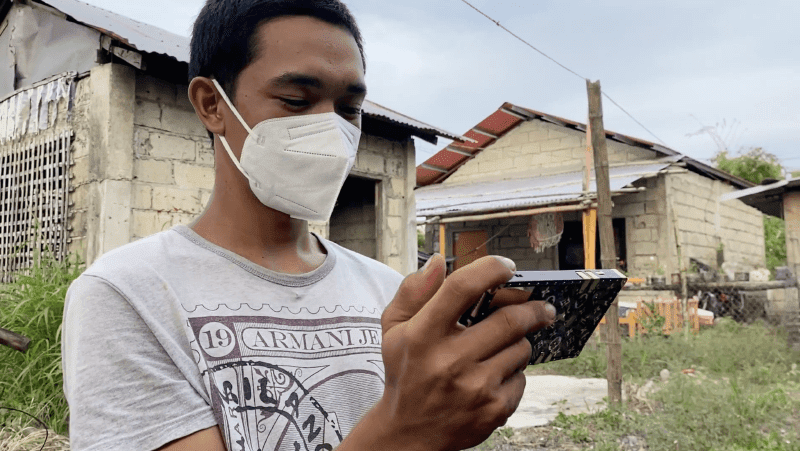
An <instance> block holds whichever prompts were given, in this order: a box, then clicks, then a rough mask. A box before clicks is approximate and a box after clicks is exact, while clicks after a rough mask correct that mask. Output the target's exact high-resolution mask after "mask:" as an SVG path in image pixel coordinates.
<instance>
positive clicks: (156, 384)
mask: <svg viewBox="0 0 800 451" xmlns="http://www.w3.org/2000/svg"><path fill="white" fill-rule="evenodd" d="M182 332H183V331H182V330H177V331H175V336H174V337H167V338H165V337H164V336H161V337H157V336H156V335H157V334H155V333H154V332H153V330H152V328H151V327H149V326H148V324H147V322H146V321H145V320H143V319H142V316H141V315H140V314H139V312H137V311H136V309H135V308H134V307H133V306H132V305H131V303H130V302H129V301H128V299H127V298H126V297H125V296H124V295H122V294H121V293H120V292H119V291H118V290H117V289H115V288H114V287H113V286H112V285H111V284H110V283H108V282H107V281H105V280H103V279H101V278H98V277H93V276H87V275H85V274H84V275H83V276H81V277H80V278H79V279H78V280H76V281H75V282H74V283H73V284H72V286H71V287H70V289H69V291H68V293H67V299H66V304H65V308H64V324H63V329H62V336H63V338H62V365H63V370H64V393H65V395H66V397H67V401H68V403H69V407H70V417H69V429H70V442H71V449H72V450H73V451H83V450H109V449H114V450H120V451H125V450H154V449H157V448H159V447H161V446H163V445H165V444H167V443H169V442H171V441H173V440H176V439H178V438H181V437H185V436H187V435H190V434H192V433H194V432H197V431H200V430H203V429H207V428H209V427H212V426H214V425H216V424H217V423H216V421H215V419H214V416H213V412H212V409H211V407H210V406H209V405H208V402H207V401H206V399H205V398H204V396H203V395H201V393H200V392H199V390H198V389H199V384H201V382H200V381H201V379H200V377H199V370H197V372H198V374H197V378H196V379H195V377H194V375H192V374H191V371H190V370H187V368H188V367H189V366H188V365H194V361H193V358H192V353H191V350H190V348H189V345H188V343H185V344H184V343H182V341H183V342H185V341H186V339H185V338H183V340H181V338H180V333H182ZM172 338H174V340H173V339H172ZM165 341H166V342H165ZM176 360H177V361H176ZM187 373H188V374H187ZM192 379H195V380H192Z"/></svg>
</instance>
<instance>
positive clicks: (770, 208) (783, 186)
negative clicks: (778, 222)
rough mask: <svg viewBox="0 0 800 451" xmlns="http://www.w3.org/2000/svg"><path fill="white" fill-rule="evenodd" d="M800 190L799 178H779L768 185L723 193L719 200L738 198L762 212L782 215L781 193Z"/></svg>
mask: <svg viewBox="0 0 800 451" xmlns="http://www.w3.org/2000/svg"><path fill="white" fill-rule="evenodd" d="M795 190H800V178H793V179H788V180H780V181H778V182H775V183H771V184H769V185H759V186H754V187H752V188H748V189H744V190H741V191H734V192H731V193H727V194H723V195H722V196H720V200H722V201H729V200H733V199H739V200H740V201H742V202H744V203H745V204H747V205H749V206H751V207H753V208H755V209H757V210H759V211H761V212H762V213H764V214H767V215H770V216H775V217H777V218H782V217H783V194H784V193H785V192H787V191H795Z"/></svg>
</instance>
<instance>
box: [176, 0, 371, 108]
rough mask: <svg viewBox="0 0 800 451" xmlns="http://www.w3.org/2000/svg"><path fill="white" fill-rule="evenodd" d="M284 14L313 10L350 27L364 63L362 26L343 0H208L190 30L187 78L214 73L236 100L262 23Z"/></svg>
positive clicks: (305, 13) (318, 15) (311, 13)
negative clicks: (360, 26) (243, 71)
mask: <svg viewBox="0 0 800 451" xmlns="http://www.w3.org/2000/svg"><path fill="white" fill-rule="evenodd" d="M282 16H309V17H314V18H317V19H320V20H322V21H325V22H328V23H330V24H332V25H337V26H340V27H343V28H345V29H347V30H348V31H349V32H350V34H352V35H353V38H355V40H356V44H358V50H359V52H360V53H361V60H362V63H363V64H364V65H365V67H366V59H365V58H364V45H363V42H362V38H361V32H360V31H359V29H358V25H357V24H356V21H355V18H353V15H352V14H351V13H350V10H349V9H348V8H347V6H345V4H344V3H342V2H341V1H340V0H207V1H206V4H205V6H203V9H202V10H201V11H200V14H199V15H198V16H197V19H196V20H195V22H194V28H193V30H192V41H191V47H190V60H189V81H191V80H192V79H193V78H195V77H213V78H215V79H216V80H217V81H218V82H219V84H220V85H221V86H222V87H223V89H225V91H227V94H228V96H230V98H231V101H233V99H234V96H235V92H234V91H235V90H236V80H237V79H238V77H239V74H240V73H241V72H242V70H244V68H245V67H247V66H248V65H249V64H250V63H251V62H252V61H253V60H255V59H256V57H257V56H258V41H257V38H256V32H257V30H258V27H259V26H260V25H262V24H263V23H265V22H267V21H269V20H271V19H275V18H277V17H282Z"/></svg>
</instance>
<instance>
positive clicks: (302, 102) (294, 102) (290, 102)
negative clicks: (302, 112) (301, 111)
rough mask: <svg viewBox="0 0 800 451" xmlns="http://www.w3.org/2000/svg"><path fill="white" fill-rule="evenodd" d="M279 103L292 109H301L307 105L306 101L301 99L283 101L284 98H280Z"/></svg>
mask: <svg viewBox="0 0 800 451" xmlns="http://www.w3.org/2000/svg"><path fill="white" fill-rule="evenodd" d="M281 102H283V103H285V104H287V105H289V106H291V107H294V108H302V107H304V106H307V105H308V101H306V100H302V99H285V98H282V99H281Z"/></svg>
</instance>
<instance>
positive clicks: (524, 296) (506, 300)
mask: <svg viewBox="0 0 800 451" xmlns="http://www.w3.org/2000/svg"><path fill="white" fill-rule="evenodd" d="M530 297H531V292H530V291H525V290H519V289H516V288H502V289H500V290H498V291H497V293H495V295H494V298H493V299H492V303H491V307H492V308H493V309H495V308H501V307H505V306H507V305H516V304H524V303H526V302H528V300H529V298H530Z"/></svg>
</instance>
